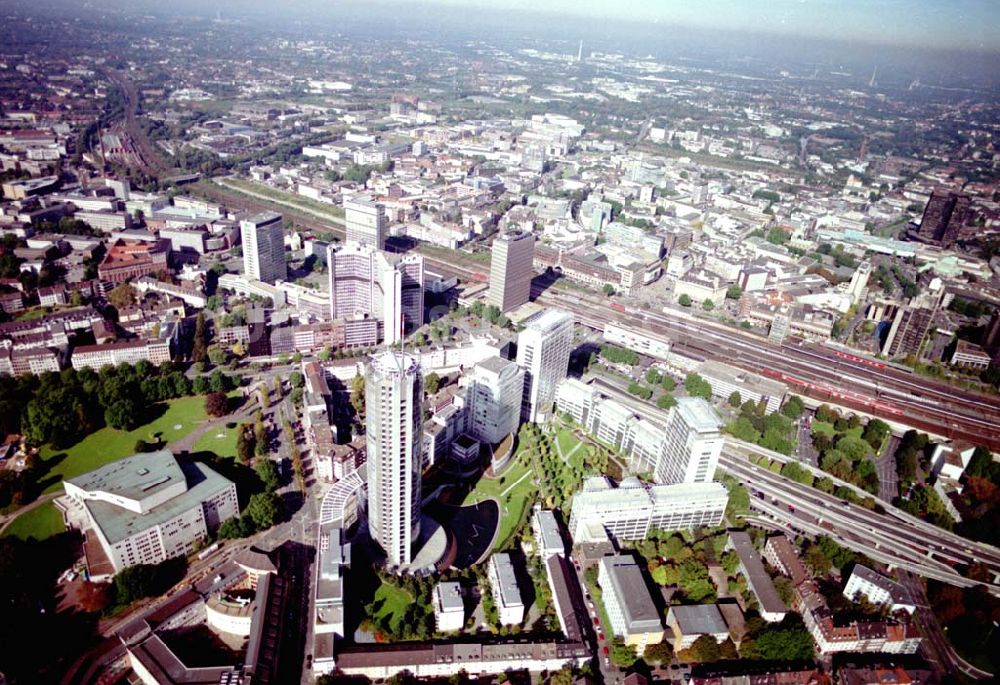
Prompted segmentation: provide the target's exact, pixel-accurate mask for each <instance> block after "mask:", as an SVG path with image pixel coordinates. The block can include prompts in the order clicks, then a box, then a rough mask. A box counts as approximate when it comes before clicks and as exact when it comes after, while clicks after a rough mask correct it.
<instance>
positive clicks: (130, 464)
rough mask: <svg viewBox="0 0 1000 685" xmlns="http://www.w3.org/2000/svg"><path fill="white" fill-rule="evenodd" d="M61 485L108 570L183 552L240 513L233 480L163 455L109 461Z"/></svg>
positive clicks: (146, 562) (196, 545)
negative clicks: (91, 535) (80, 509)
mask: <svg viewBox="0 0 1000 685" xmlns="http://www.w3.org/2000/svg"><path fill="white" fill-rule="evenodd" d="M63 488H64V489H65V491H66V497H67V498H68V499H69V500H70V502H69V503H68V504H69V506H79V507H82V509H83V514H84V519H85V521H86V526H87V529H88V531H90V532H93V534H94V536H95V537H96V538H97V540H98V541H99V543H100V546H101V549H102V550H103V552H104V555H105V556H106V557H107V559H108V561H110V563H111V565H112V566H113V567H114V570H115V572H118V571H121V570H122V569H123V568H126V567H128V566H134V565H136V564H158V563H160V562H162V561H165V560H166V559H170V558H172V557H178V556H185V555H187V554H190V553H191V552H193V551H194V550H195V549H196V548H197V547H198V545H199V544H201V542H202V541H203V540H205V538H207V537H208V535H209V534H211V533H214V532H215V531H216V530H217V529H218V527H219V525H220V524H221V523H222V522H223V521H225V520H226V519H228V518H231V517H233V516H237V515H238V514H239V503H238V502H237V499H236V485H235V484H234V483H233V482H232V481H230V480H228V479H226V478H223V477H222V476H220V475H219V474H218V473H216V472H215V471H213V470H212V469H210V468H208V467H207V466H205V465H204V464H201V463H198V462H186V463H183V464H181V463H179V462H178V461H177V459H176V458H175V457H174V455H173V454H172V453H171V452H169V451H168V450H160V451H158V452H149V453H143V454H135V455H132V456H131V457H126V458H125V459H120V460H118V461H115V462H111V463H110V464H106V465H104V466H102V467H100V468H98V469H95V470H93V471H90V472H88V473H85V474H83V475H81V476H76V477H75V478H69V479H67V480H65V481H63ZM66 506H67V505H66V504H63V507H66ZM95 551H96V550H95ZM88 552H89V551H88ZM88 561H89V556H88Z"/></svg>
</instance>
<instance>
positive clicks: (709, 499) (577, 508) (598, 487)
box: [569, 477, 729, 543]
mask: <svg viewBox="0 0 1000 685" xmlns="http://www.w3.org/2000/svg"><path fill="white" fill-rule="evenodd" d="M728 501H729V496H728V493H727V491H726V488H725V487H724V486H723V485H722V484H721V483H684V484H676V485H649V484H646V483H642V482H641V481H639V480H638V479H636V478H626V479H625V480H623V481H622V483H621V485H620V486H619V487H617V488H615V487H612V486H611V484H610V483H609V482H608V481H607V479H605V478H601V477H594V478H588V479H587V480H586V481H584V485H583V489H581V490H580V492H578V493H576V494H575V495H573V506H572V508H571V513H570V522H569V529H570V534H571V535H572V537H573V542H574V543H581V542H587V541H589V540H590V536H591V533H590V531H591V526H593V525H594V524H596V525H597V526H600V527H601V528H603V530H604V531H606V533H607V534H608V535H610V536H612V537H614V538H616V539H618V540H642V539H644V538H645V537H646V535H647V534H648V533H649V530H650V528H656V529H658V530H686V529H691V528H697V527H699V526H717V525H719V524H721V522H722V517H723V516H724V514H725V511H726V504H727V502H728Z"/></svg>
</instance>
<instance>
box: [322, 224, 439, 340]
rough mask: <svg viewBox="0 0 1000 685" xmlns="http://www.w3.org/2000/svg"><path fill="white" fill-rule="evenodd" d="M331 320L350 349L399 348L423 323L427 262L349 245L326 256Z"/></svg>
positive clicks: (411, 256)
mask: <svg viewBox="0 0 1000 685" xmlns="http://www.w3.org/2000/svg"><path fill="white" fill-rule="evenodd" d="M327 279H328V283H329V290H330V318H331V319H333V320H334V321H343V322H344V327H345V343H346V344H347V346H349V347H353V346H358V345H374V344H376V343H377V342H378V340H383V341H384V342H385V343H386V344H393V343H396V342H399V341H400V340H401V339H402V338H403V335H404V334H405V333H406V332H407V331H410V330H413V329H415V328H418V327H420V325H421V324H423V321H424V258H423V256H422V255H418V254H408V255H395V254H390V253H388V252H382V251H380V250H378V249H376V248H374V247H372V246H370V245H365V244H357V243H348V244H346V245H344V246H342V247H340V248H339V249H336V250H335V249H334V248H333V246H332V245H331V246H330V247H329V248H328V250H327Z"/></svg>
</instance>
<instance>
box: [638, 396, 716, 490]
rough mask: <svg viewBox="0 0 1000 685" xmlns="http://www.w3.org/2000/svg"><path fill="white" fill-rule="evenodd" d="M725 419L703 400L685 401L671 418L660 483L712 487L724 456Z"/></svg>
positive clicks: (680, 401) (659, 469)
mask: <svg viewBox="0 0 1000 685" xmlns="http://www.w3.org/2000/svg"><path fill="white" fill-rule="evenodd" d="M723 442H724V439H723V437H722V419H721V417H720V416H719V414H718V412H716V411H715V409H714V408H713V407H712V405H710V404H709V403H708V402H706V401H705V400H703V399H701V398H700V397H681V398H678V400H677V405H676V406H675V407H672V408H671V409H670V414H669V415H668V417H667V428H666V437H665V440H664V443H663V453H662V455H661V456H660V461H659V463H658V464H657V466H656V471H655V478H656V482H658V483H708V482H710V481H711V480H712V478H713V477H714V476H715V469H716V467H717V466H718V465H719V455H720V454H721V453H722V445H723Z"/></svg>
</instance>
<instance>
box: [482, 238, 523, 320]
mask: <svg viewBox="0 0 1000 685" xmlns="http://www.w3.org/2000/svg"><path fill="white" fill-rule="evenodd" d="M534 258H535V236H534V234H532V233H530V232H528V231H521V230H511V231H506V232H503V233H500V234H499V235H497V237H496V238H495V239H494V240H493V253H492V257H491V259H490V290H489V294H488V295H487V297H486V302H487V303H488V304H491V305H493V306H495V307H496V308H497V309H499V310H500V311H502V312H506V311H509V310H511V309H514V308H515V307H520V306H521V305H522V304H524V303H526V302H527V301H528V299H529V298H530V296H531V279H532V278H533V277H534V275H535V272H534V267H533V262H534Z"/></svg>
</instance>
